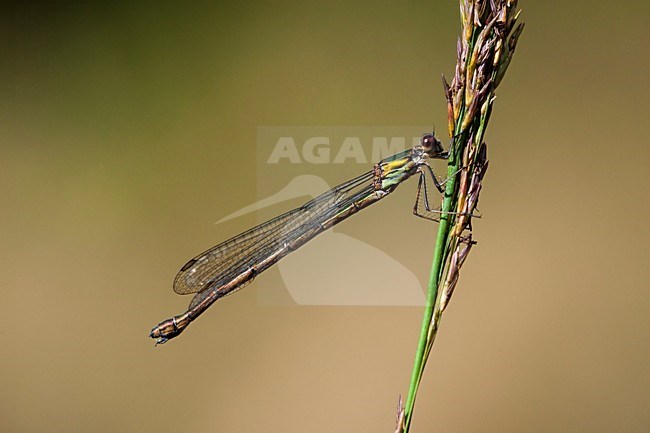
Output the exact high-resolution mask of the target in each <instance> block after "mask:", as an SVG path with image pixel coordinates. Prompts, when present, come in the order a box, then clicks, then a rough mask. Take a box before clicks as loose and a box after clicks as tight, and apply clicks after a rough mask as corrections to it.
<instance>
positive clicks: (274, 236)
mask: <svg viewBox="0 0 650 433" xmlns="http://www.w3.org/2000/svg"><path fill="white" fill-rule="evenodd" d="M447 156H448V155H447V152H444V150H443V147H442V145H441V144H440V141H438V140H437V139H436V138H435V136H434V135H433V134H425V135H423V136H422V138H421V140H420V143H419V144H418V145H416V146H415V147H414V148H413V149H409V150H405V151H403V152H400V153H397V154H395V155H393V156H391V157H388V158H385V159H383V160H381V161H380V162H379V163H377V164H375V166H374V168H373V169H372V170H371V171H368V172H366V173H364V174H362V175H361V176H358V177H355V178H354V179H351V180H349V181H347V182H345V183H342V184H341V185H339V186H336V187H334V188H332V189H330V190H329V191H327V192H325V193H323V194H321V195H319V196H318V197H316V198H314V199H313V200H311V201H309V202H307V203H305V204H304V205H302V206H300V207H299V208H296V209H294V210H292V211H289V212H287V213H285V214H282V215H280V216H278V217H275V218H273V219H272V220H269V221H267V222H265V223H262V224H260V225H258V226H256V227H253V228H252V229H250V230H247V231H245V232H244V233H241V234H239V235H237V236H235V237H233V238H231V239H229V240H227V241H225V242H223V243H221V244H219V245H217V246H215V247H213V248H210V249H209V250H207V251H205V252H204V253H201V254H199V255H198V256H196V257H194V258H193V259H192V260H190V261H189V262H187V263H186V264H185V265H184V266H183V267H182V268H181V270H180V271H179V272H178V274H177V275H176V278H175V279H174V291H175V292H176V293H178V294H181V295H185V294H189V293H196V295H195V296H194V298H192V302H190V306H189V307H188V309H187V311H186V312H185V313H183V314H180V315H178V316H174V317H172V318H170V319H167V320H165V321H163V322H161V323H160V324H158V325H157V326H155V327H154V328H153V329H152V330H151V333H150V334H149V336H150V337H151V338H154V339H156V344H162V343H165V342H166V341H168V340H170V339H172V338H174V337H176V336H177V335H179V334H180V333H181V332H183V330H184V329H185V328H187V326H188V325H189V324H190V323H191V322H192V321H193V320H195V319H196V318H197V317H198V316H199V315H201V314H202V313H203V312H204V311H205V310H207V309H208V307H210V305H212V304H213V303H214V302H215V301H216V300H217V299H219V298H223V297H224V296H226V295H229V294H231V293H233V292H235V291H237V290H239V289H241V288H242V287H244V286H246V285H247V284H249V283H250V282H251V281H253V279H254V278H255V277H256V276H257V275H259V274H260V273H262V272H264V271H265V270H267V269H268V268H269V267H271V266H273V265H274V264H275V263H277V262H278V261H279V260H280V259H281V258H283V257H284V256H286V255H287V254H289V253H290V252H292V251H295V250H296V249H298V248H299V247H300V246H302V245H304V244H305V243H306V242H307V241H309V240H311V239H313V238H314V237H315V236H316V235H318V234H320V233H322V232H323V231H325V230H327V229H329V228H330V227H332V226H334V225H336V224H338V223H340V222H341V221H343V220H344V219H346V218H348V217H350V216H351V215H354V214H355V213H357V212H358V211H360V210H361V209H363V208H365V207H368V206H370V205H371V204H373V203H375V202H377V201H379V200H381V199H382V198H384V197H386V196H387V195H388V194H390V193H391V192H393V191H394V190H395V188H397V186H398V185H399V184H400V183H402V182H404V181H405V180H407V179H408V178H410V177H411V176H413V175H415V174H417V173H419V175H420V177H419V181H418V194H417V199H416V202H415V206H414V208H413V212H414V213H415V214H416V215H418V216H421V217H423V218H428V219H434V218H431V216H430V214H427V212H428V211H431V207H430V206H429V199H428V194H427V186H426V185H427V184H426V173H428V174H429V175H430V176H431V177H432V179H433V183H434V184H435V186H436V188H437V189H438V191H440V192H441V193H442V192H443V188H442V185H441V184H440V182H439V181H438V179H436V176H435V174H434V173H433V170H432V169H431V166H430V165H429V163H428V162H427V158H437V159H446V158H447ZM422 197H423V202H424V211H422V210H421V209H420V208H421V198H422Z"/></svg>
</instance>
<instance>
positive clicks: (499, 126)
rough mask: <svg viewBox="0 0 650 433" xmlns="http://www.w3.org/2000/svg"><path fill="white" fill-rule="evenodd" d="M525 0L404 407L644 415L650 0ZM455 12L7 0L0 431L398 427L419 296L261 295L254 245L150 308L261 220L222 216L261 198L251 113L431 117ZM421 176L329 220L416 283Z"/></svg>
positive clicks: (478, 422)
mask: <svg viewBox="0 0 650 433" xmlns="http://www.w3.org/2000/svg"><path fill="white" fill-rule="evenodd" d="M520 6H521V7H523V9H524V13H523V15H522V19H523V20H524V21H525V22H526V29H525V30H524V33H523V35H522V38H521V40H520V42H519V47H518V51H517V53H516V55H515V58H514V61H513V63H512V64H511V67H510V70H509V71H508V74H507V75H506V77H505V79H504V81H503V83H502V84H501V87H500V88H499V89H498V100H497V101H496V105H495V109H494V112H493V116H492V119H491V123H490V127H489V129H488V133H487V137H486V139H487V141H488V143H489V146H490V147H489V157H490V169H489V171H488V174H487V177H486V181H485V185H484V190H483V194H482V198H481V206H480V208H481V211H482V214H483V218H482V219H481V220H478V221H477V222H476V223H475V226H474V227H475V237H476V239H478V241H479V244H478V246H477V247H475V249H473V251H472V253H471V255H470V257H469V259H468V261H467V263H466V264H465V267H464V268H463V271H462V276H461V280H460V283H459V285H458V287H457V289H456V293H455V296H454V299H453V300H452V303H451V306H450V308H449V309H448V310H447V313H446V317H445V319H444V321H443V324H442V329H441V332H440V335H439V338H438V341H437V342H436V345H435V347H434V351H433V354H432V356H431V358H430V362H429V365H428V367H427V369H426V371H425V376H424V381H423V384H422V388H421V392H420V394H419V397H418V403H417V407H416V413H415V417H414V423H413V431H416V432H417V431H420V432H424V431H444V432H556V431H564V432H567V431H572V432H573V431H575V432H583V431H589V432H612V431H616V432H641V431H648V430H650V418H649V417H648V403H649V401H650V392H649V391H648V390H649V389H650V372H649V369H648V365H649V364H650V355H649V349H648V347H649V345H648V343H649V339H648V331H649V329H650V326H649V320H648V315H649V313H650V294H649V293H648V289H649V287H648V281H649V278H648V277H649V273H648V265H647V263H646V261H647V259H648V247H647V241H648V227H647V224H646V223H645V218H646V216H647V214H648V211H650V209H649V206H648V187H647V184H648V180H649V179H648V176H647V173H648V168H647V161H648V156H649V152H648V134H647V128H646V127H645V126H644V125H647V122H648V120H647V119H648V115H649V114H650V109H649V108H650V107H648V101H649V99H650V98H649V96H650V95H649V85H648V74H647V68H648V59H649V58H650V57H649V56H648V54H650V53H649V48H648V42H650V41H649V40H648V36H647V31H646V29H647V16H648V12H650V10H649V9H650V7H649V6H648V3H647V2H643V1H632V2H628V3H626V4H625V7H615V6H614V5H613V4H612V3H611V2H588V1H584V0H581V1H576V2H559V1H556V2H553V1H552V2H533V1H522V2H520ZM458 23H459V18H458V5H457V3H456V2H454V1H448V2H434V1H426V2H425V1H417V2H377V1H359V2H355V3H350V2H348V1H346V2H343V1H334V2H327V3H319V2H316V3H312V2H299V3H297V2H275V3H268V2H219V3H209V2H192V3H184V4H178V3H171V2H169V3H161V2H156V3H155V4H154V3H150V4H128V3H124V4H118V3H114V2H103V3H100V2H97V3H92V4H86V3H80V4H76V5H73V4H70V3H68V4H66V5H62V4H55V3H47V2H42V3H32V2H2V3H0V119H1V120H0V209H1V212H0V245H1V247H0V271H1V273H2V279H1V281H2V282H1V284H2V287H1V289H0V305H1V306H2V311H3V320H2V326H1V327H0V431H2V432H69V431H84V432H110V431H124V432H166V431H184V432H207V431H232V432H258V431H265V432H276V431H277V432H280V431H282V432H294V431H295V432H297V431H310V432H331V431H350V432H356V431H362V432H370V431H392V429H393V428H394V422H395V411H396V405H397V399H398V395H399V394H400V393H401V394H403V395H404V394H405V393H406V392H407V389H408V381H409V377H410V372H411V367H412V362H413V356H414V353H415V346H416V342H417V337H418V333H419V328H420V321H421V314H422V310H421V308H419V307H351V306H345V307H344V306H338V307H327V306H319V307H315V306H298V305H291V304H290V303H284V304H281V305H275V306H269V305H261V304H260V303H259V302H258V301H257V292H258V290H262V289H263V290H277V291H280V292H281V291H283V290H285V288H284V287H283V282H282V279H281V278H280V276H279V275H278V270H277V269H271V270H269V271H267V272H266V273H265V274H263V275H262V276H260V277H259V278H258V279H257V280H256V281H255V282H254V283H253V284H252V285H251V286H249V287H248V288H247V289H245V290H243V291H241V292H239V293H238V294H236V295H234V296H232V297H228V298H226V299H224V300H222V301H220V302H219V304H217V305H215V306H213V307H212V308H211V309H210V310H209V311H208V312H207V313H206V314H204V315H203V316H202V317H201V318H200V319H199V320H198V321H197V322H196V323H194V324H193V325H191V326H190V328H189V329H188V330H187V331H186V332H185V333H184V334H183V335H182V336H181V337H180V338H178V339H176V340H173V341H171V342H169V343H168V344H166V345H164V346H158V347H154V345H153V341H152V340H150V339H149V338H148V333H149V330H150V329H151V327H152V326H153V325H155V324H156V323H158V322H160V321H161V320H163V319H165V318H167V317H169V316H171V315H173V314H178V313H181V312H183V311H184V310H185V308H186V306H187V304H188V302H189V299H187V298H183V297H180V296H178V295H176V294H174V293H173V292H172V290H171V284H172V281H173V278H174V276H175V275H176V272H177V271H178V269H179V268H180V267H181V266H182V265H183V264H184V263H185V262H186V261H187V260H188V259H189V258H191V257H193V256H194V255H195V254H197V253H199V252H200V251H202V250H204V249H206V248H208V247H210V246H212V245H215V244H217V243H219V242H221V241H223V240H224V239H226V238H228V237H230V236H232V235H234V234H237V233H239V232H241V231H243V230H245V229H247V228H249V227H250V226H251V225H252V224H254V223H255V222H256V221H257V216H256V215H255V214H250V215H247V216H245V217H242V218H237V219H233V220H231V221H229V222H227V223H224V224H219V225H215V224H214V222H215V221H217V220H219V219H220V218H222V217H223V216H225V215H227V214H230V213H232V212H234V211H236V210H238V209H241V208H242V207H244V206H246V205H249V204H250V203H253V202H255V201H256V200H257V198H258V191H257V189H258V188H257V186H258V183H259V182H260V179H258V174H259V172H258V170H257V169H256V167H255V161H256V160H257V159H256V153H257V152H258V151H259V149H258V147H257V145H256V144H257V141H256V140H257V131H258V128H259V127H260V126H264V125H266V126H282V125H297V126H300V125H322V126H330V125H334V126H340V125H342V126H346V125H429V124H431V123H432V122H435V123H436V124H437V125H438V130H439V132H442V131H444V129H445V128H444V125H445V119H446V111H445V110H446V109H445V102H444V97H443V92H442V87H441V85H440V74H441V73H445V74H446V75H447V76H450V75H451V74H452V73H453V67H454V64H455V44H456V37H457V34H458V29H459V24H458ZM328 170H329V171H330V172H331V174H330V175H328V176H331V177H329V178H328V181H329V180H332V181H342V180H345V179H346V178H348V177H350V176H349V175H354V174H356V173H359V172H360V171H359V167H357V166H356V165H354V164H353V165H352V166H348V165H346V164H342V165H333V164H332V165H328V166H327V167H325V169H323V172H325V171H328ZM279 186H281V185H280V184H278V187H279ZM415 187H416V184H415V182H411V183H409V184H407V185H404V186H402V187H400V189H399V190H398V191H397V192H396V193H395V195H394V197H391V198H390V199H387V200H385V201H383V202H382V203H380V204H378V205H376V206H374V207H373V208H370V209H367V210H365V211H364V212H363V214H362V215H357V216H355V217H353V218H352V219H350V220H349V221H346V222H345V223H343V224H342V225H340V226H338V227H337V228H336V229H335V232H338V233H344V234H347V235H349V236H352V237H354V238H356V239H360V240H362V241H363V242H365V243H368V244H370V245H372V246H374V247H376V248H378V249H381V250H382V251H384V252H386V253H387V254H389V255H390V256H391V257H392V258H394V259H395V260H397V261H399V262H400V263H402V264H404V265H405V266H407V267H408V269H409V270H410V271H411V272H412V273H413V274H415V275H416V276H417V277H418V278H419V280H420V281H421V282H422V283H424V282H425V281H426V280H427V278H428V270H429V265H430V260H431V255H432V250H433V245H434V242H435V225H432V224H428V223H427V222H426V221H423V220H420V219H417V218H415V217H413V216H412V215H411V208H412V204H413V197H414V193H415ZM271 190H273V188H271ZM299 202H300V200H298V201H297V202H296V203H299ZM296 203H289V204H285V205H278V207H276V208H274V209H271V210H272V211H277V212H280V211H283V210H287V209H289V208H290V207H291V206H292V205H293V204H296ZM313 242H314V246H313V248H319V244H318V242H319V240H318V239H316V240H314V241H313ZM333 253H334V252H332V251H323V254H322V257H321V260H320V266H322V267H327V265H328V261H329V260H330V258H329V257H330V256H331V255H332V254H333ZM297 254H300V252H298V253H296V255H297ZM291 259H292V258H291V257H288V258H287V259H286V260H291ZM359 259H360V258H358V257H349V260H351V261H353V260H359ZM310 272H311V271H310V270H309V269H306V270H305V274H306V278H307V281H308V278H309V275H311V274H310ZM332 272H334V273H336V269H333V270H332ZM368 272H371V273H377V274H378V275H380V276H381V275H382V274H381V272H385V270H383V269H381V268H371V269H368ZM314 275H316V274H314ZM386 277H388V275H386ZM341 278H343V279H344V278H345V275H341ZM395 290H399V287H395Z"/></svg>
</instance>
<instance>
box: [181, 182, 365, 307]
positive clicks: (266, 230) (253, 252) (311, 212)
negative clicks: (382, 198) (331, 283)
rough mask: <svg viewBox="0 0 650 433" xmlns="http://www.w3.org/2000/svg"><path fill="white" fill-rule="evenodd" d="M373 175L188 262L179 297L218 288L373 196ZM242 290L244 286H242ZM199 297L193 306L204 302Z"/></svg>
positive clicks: (317, 199)
mask: <svg viewBox="0 0 650 433" xmlns="http://www.w3.org/2000/svg"><path fill="white" fill-rule="evenodd" d="M372 179H373V171H369V172H366V173H364V174H362V175H361V176H358V177H356V178H354V179H352V180H350V181H348V182H345V183H343V184H341V185H339V186H337V187H335V188H332V189H331V190H329V191H327V192H325V193H323V194H321V195H319V196H318V197H316V198H314V199H313V200H311V201H309V202H307V203H305V204H304V205H302V206H301V207H299V208H296V209H293V210H291V211H289V212H287V213H284V214H282V215H280V216H277V217H275V218H273V219H271V220H269V221H266V222H264V223H262V224H260V225H258V226H256V227H253V228H251V229H249V230H247V231H245V232H243V233H241V234H239V235H237V236H235V237H233V238H230V239H228V240H227V241H225V242H222V243H220V244H219V245H217V246H215V247H212V248H210V249H209V250H207V251H205V252H203V253H201V254H199V255H197V256H196V257H194V258H193V259H191V260H190V261H188V262H187V263H186V264H185V265H184V266H183V267H182V268H181V270H180V271H179V272H178V274H177V275H176V278H175V279H174V291H175V292H176V293H179V294H182V295H183V294H189V293H197V292H201V291H203V290H205V289H207V288H208V287H219V286H222V285H224V284H227V283H228V282H230V281H232V280H233V279H234V278H235V277H236V276H238V275H240V274H241V273H243V272H245V271H246V270H248V269H250V268H251V267H253V266H255V265H256V264H257V263H260V262H261V261H263V260H264V259H266V258H268V257H269V256H271V255H272V254H274V253H275V252H276V251H278V249H280V248H282V247H283V246H284V244H285V243H287V242H291V241H292V240H294V239H297V238H299V237H300V236H303V235H305V234H307V233H309V232H310V231H313V230H314V229H315V228H318V227H319V226H320V224H321V223H322V222H324V221H327V220H328V219H329V218H331V217H332V216H334V215H336V214H337V213H339V212H341V211H342V210H344V209H346V208H347V207H349V206H350V205H351V204H352V203H353V202H354V201H356V199H358V197H362V196H363V195H364V194H365V195H367V194H370V193H372V191H373V186H372V182H371V181H372ZM241 287H243V285H242V286H241ZM201 299H202V298H201V296H200V295H197V296H195V297H194V299H193V300H192V304H196V303H198V302H200V301H201Z"/></svg>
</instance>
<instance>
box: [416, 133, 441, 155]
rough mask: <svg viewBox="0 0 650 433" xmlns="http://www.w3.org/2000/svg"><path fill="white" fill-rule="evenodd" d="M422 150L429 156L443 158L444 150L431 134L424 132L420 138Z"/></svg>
mask: <svg viewBox="0 0 650 433" xmlns="http://www.w3.org/2000/svg"><path fill="white" fill-rule="evenodd" d="M421 145H422V150H424V153H426V154H427V156H428V157H429V158H445V157H446V152H445V151H444V149H443V148H442V143H440V141H439V140H438V139H437V138H436V136H435V135H434V134H433V133H431V134H424V135H423V136H422V140H421Z"/></svg>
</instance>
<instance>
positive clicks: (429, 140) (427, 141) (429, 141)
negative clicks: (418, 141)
mask: <svg viewBox="0 0 650 433" xmlns="http://www.w3.org/2000/svg"><path fill="white" fill-rule="evenodd" d="M436 141H437V140H436V139H435V137H434V136H433V134H425V135H423V136H422V147H423V148H424V150H425V151H426V152H428V151H430V150H433V148H434V146H435V143H436Z"/></svg>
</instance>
